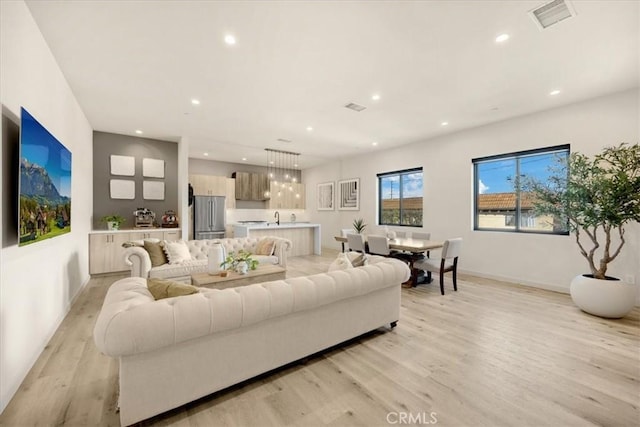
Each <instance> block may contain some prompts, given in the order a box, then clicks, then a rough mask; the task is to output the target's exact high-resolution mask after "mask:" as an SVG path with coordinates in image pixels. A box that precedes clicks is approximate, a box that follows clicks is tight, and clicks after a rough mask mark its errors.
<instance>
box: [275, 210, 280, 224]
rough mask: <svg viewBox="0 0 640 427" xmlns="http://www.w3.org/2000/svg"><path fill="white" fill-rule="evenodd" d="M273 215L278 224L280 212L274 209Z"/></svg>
mask: <svg viewBox="0 0 640 427" xmlns="http://www.w3.org/2000/svg"><path fill="white" fill-rule="evenodd" d="M273 216H274V217H275V219H276V224H278V225H280V212H278V211H276V213H275V214H274V215H273Z"/></svg>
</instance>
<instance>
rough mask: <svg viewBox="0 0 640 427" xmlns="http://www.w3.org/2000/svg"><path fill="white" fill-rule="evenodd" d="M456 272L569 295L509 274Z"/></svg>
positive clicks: (565, 290) (638, 304)
mask: <svg viewBox="0 0 640 427" xmlns="http://www.w3.org/2000/svg"><path fill="white" fill-rule="evenodd" d="M458 272H459V273H460V274H468V275H470V276H477V277H482V278H484V279H491V280H499V281H501V282H509V283H513V284H516V285H523V286H531V287H532V288H538V289H544V290H547V291H553V292H559V293H561V294H567V295H569V288H568V287H567V288H563V287H562V286H557V285H550V284H548V283H540V282H532V281H529V280H522V279H520V278H517V277H509V276H500V275H496V274H486V273H480V272H478V271H471V270H462V269H460V270H458ZM635 306H636V307H640V292H638V293H636V303H635Z"/></svg>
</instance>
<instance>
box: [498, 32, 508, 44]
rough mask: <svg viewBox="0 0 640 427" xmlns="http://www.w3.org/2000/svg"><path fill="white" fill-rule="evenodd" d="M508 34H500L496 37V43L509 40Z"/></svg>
mask: <svg viewBox="0 0 640 427" xmlns="http://www.w3.org/2000/svg"><path fill="white" fill-rule="evenodd" d="M509 37H511V36H509V34H500V35H499V36H498V37H496V43H503V42H506V41H507V40H509Z"/></svg>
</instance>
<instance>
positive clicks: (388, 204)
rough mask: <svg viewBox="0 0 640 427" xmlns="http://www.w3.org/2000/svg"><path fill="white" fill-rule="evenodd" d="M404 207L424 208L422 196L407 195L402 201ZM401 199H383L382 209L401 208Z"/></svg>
mask: <svg viewBox="0 0 640 427" xmlns="http://www.w3.org/2000/svg"><path fill="white" fill-rule="evenodd" d="M402 207H403V209H422V197H407V198H405V199H403V201H402ZM399 208H400V203H399V199H384V200H382V209H383V210H387V209H399Z"/></svg>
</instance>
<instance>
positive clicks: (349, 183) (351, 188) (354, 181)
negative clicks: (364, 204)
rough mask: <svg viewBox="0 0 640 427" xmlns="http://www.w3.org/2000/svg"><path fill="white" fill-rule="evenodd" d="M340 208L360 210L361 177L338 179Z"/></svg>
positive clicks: (343, 209) (342, 209)
mask: <svg viewBox="0 0 640 427" xmlns="http://www.w3.org/2000/svg"><path fill="white" fill-rule="evenodd" d="M338 210H341V211H359V210H360V178H351V179H345V180H342V181H338Z"/></svg>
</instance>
